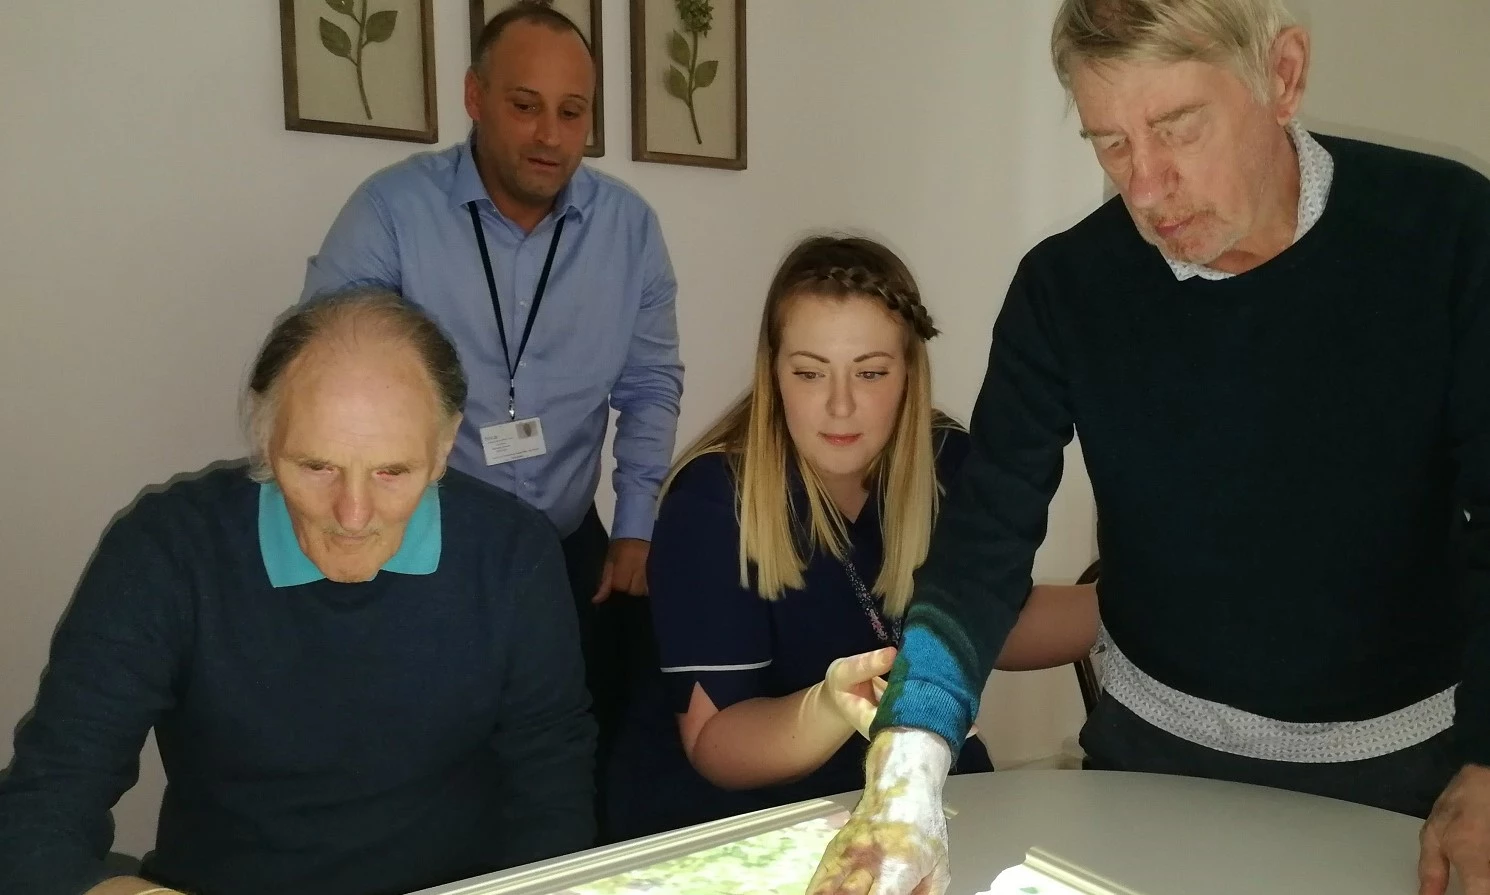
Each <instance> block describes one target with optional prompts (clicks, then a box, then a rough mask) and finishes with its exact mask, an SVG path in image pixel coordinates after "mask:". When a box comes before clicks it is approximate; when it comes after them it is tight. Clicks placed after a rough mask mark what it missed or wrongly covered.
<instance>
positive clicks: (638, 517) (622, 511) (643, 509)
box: [610, 494, 657, 541]
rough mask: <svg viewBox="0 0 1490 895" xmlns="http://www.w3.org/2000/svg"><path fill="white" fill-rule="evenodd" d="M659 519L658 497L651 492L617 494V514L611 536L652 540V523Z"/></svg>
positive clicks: (612, 537)
mask: <svg viewBox="0 0 1490 895" xmlns="http://www.w3.org/2000/svg"><path fill="white" fill-rule="evenodd" d="M656 521H657V497H656V496H655V495H651V494H617V495H616V514H615V518H614V520H613V521H612V522H611V528H610V536H611V539H612V540H614V539H616V538H635V539H636V540H639V541H650V540H652V525H653V524H654V523H655V522H656Z"/></svg>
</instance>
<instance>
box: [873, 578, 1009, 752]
mask: <svg viewBox="0 0 1490 895" xmlns="http://www.w3.org/2000/svg"><path fill="white" fill-rule="evenodd" d="M918 610H919V611H918ZM927 614H928V611H927V610H925V609H923V608H922V607H914V608H913V610H912V612H911V613H910V614H909V617H908V619H907V626H906V629H905V635H904V639H903V640H902V643H901V648H900V655H898V656H897V657H896V658H895V667H894V668H892V669H891V670H890V680H889V687H888V688H887V689H886V690H885V695H884V697H883V698H882V699H881V700H880V706H879V711H878V712H876V713H875V718H874V724H873V725H872V726H871V728H870V735H871V736H872V735H873V734H875V733H877V732H878V731H880V730H882V729H884V728H886V727H913V728H916V729H917V730H926V731H930V732H931V733H934V734H936V735H938V736H940V737H941V738H942V739H944V740H946V741H947V745H949V746H951V747H952V756H953V758H954V759H955V758H956V757H957V753H958V752H959V750H961V749H962V744H963V741H965V740H966V739H967V733H968V730H969V729H971V728H972V726H973V718H974V717H976V715H977V713H978V703H979V702H980V701H981V700H982V690H983V682H982V681H979V680H977V674H976V673H975V672H974V671H972V669H971V668H970V662H969V661H967V660H964V661H959V660H958V659H957V657H956V655H955V654H954V652H953V651H952V650H951V649H949V648H948V647H947V645H946V644H945V643H944V642H943V641H942V638H941V637H938V636H937V634H936V633H935V632H934V631H933V630H932V628H931V627H930V626H928V625H926V624H925V623H924V622H925V621H926V620H927V619H926V616H927Z"/></svg>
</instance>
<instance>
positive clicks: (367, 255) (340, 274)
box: [300, 184, 403, 304]
mask: <svg viewBox="0 0 1490 895" xmlns="http://www.w3.org/2000/svg"><path fill="white" fill-rule="evenodd" d="M353 285H360V286H382V287H384V288H387V289H392V290H393V291H395V292H402V286H403V277H402V274H401V266H400V262H399V257H398V241H397V240H396V239H395V238H394V229H393V217H392V216H391V215H390V214H389V213H388V210H387V208H385V207H384V205H383V203H382V202H381V201H379V200H378V198H377V196H376V195H374V194H373V192H372V190H371V189H369V187H368V185H367V184H363V185H362V186H361V187H359V188H358V189H357V191H356V192H354V193H352V196H351V198H350V199H348V200H347V203H346V205H344V206H342V210H341V212H340V213H339V214H338V215H337V216H336V220H335V221H333V222H332V224H331V229H330V230H329V231H327V233H326V238H325V239H324V240H322V242H321V250H320V251H319V252H318V253H316V254H315V255H312V256H311V258H310V260H309V261H308V262H307V263H306V267H305V286H304V288H303V289H302V290H301V293H300V302H301V303H302V304H303V303H305V302H307V301H310V300H311V299H313V298H315V297H317V296H319V295H325V294H327V293H331V292H337V291H340V290H342V289H346V288H347V287H349V286H353Z"/></svg>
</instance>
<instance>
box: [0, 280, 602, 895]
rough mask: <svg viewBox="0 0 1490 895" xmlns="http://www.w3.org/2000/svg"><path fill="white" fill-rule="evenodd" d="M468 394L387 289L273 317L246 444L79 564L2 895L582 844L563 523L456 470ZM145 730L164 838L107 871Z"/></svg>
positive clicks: (224, 889) (443, 350) (442, 348)
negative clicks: (138, 862)
mask: <svg viewBox="0 0 1490 895" xmlns="http://www.w3.org/2000/svg"><path fill="white" fill-rule="evenodd" d="M465 397H466V378H465V374H464V373H463V372H462V370H461V367H460V364H459V363H458V361H457V359H456V354H455V348H454V347H453V346H452V345H451V344H450V342H449V340H448V339H446V337H445V336H444V335H443V334H442V333H441V332H440V330H439V329H438V328H437V327H436V326H435V325H434V323H433V322H431V320H430V319H429V318H428V317H426V316H425V315H424V314H423V313H422V312H420V311H419V310H417V309H416V308H414V307H413V306H412V305H408V304H405V303H404V302H402V301H401V300H400V299H399V297H398V296H397V295H393V294H391V293H388V292H382V291H376V290H373V291H354V292H351V293H347V294H343V295H338V296H336V297H333V298H329V299H327V300H325V301H323V302H320V303H317V304H314V305H310V306H307V307H304V308H302V309H300V310H297V311H295V312H294V313H292V314H290V315H288V316H287V317H285V318H284V319H283V320H281V321H280V323H279V324H278V325H277V326H276V327H275V328H274V331H273V332H272V333H271V334H270V336H269V338H268V339H267V340H266V341H265V343H264V346H263V350H262V351H261V352H260V354H259V357H258V360H257V362H256V363H255V364H254V368H253V373H252V377H251V381H250V387H249V393H248V398H249V405H250V407H251V416H252V425H251V427H250V429H251V431H252V432H253V434H254V438H253V442H254V446H253V450H254V458H253V461H252V462H251V463H250V464H239V465H234V466H228V467H225V468H222V469H218V470H215V471H212V472H209V473H207V474H205V475H202V476H197V477H193V478H190V479H188V480H185V481H181V482H178V483H176V484H172V485H170V486H169V487H167V488H165V489H164V490H161V491H159V492H158V493H152V494H148V495H146V496H144V497H142V498H141V499H140V500H139V502H138V503H137V504H136V505H135V506H134V507H133V508H131V509H130V510H128V511H127V512H126V513H124V514H123V515H122V517H121V518H120V519H119V520H118V521H117V522H116V523H115V524H114V525H112V526H111V527H110V528H109V530H108V532H107V533H106V534H105V535H104V537H103V541H102V543H101V544H100V545H99V547H98V552H97V554H96V556H95V557H94V560H93V563H92V565H91V566H90V567H89V569H88V571H87V572H86V573H85V574H84V576H83V581H82V584H81V585H80V587H79V588H78V593H77V597H76V599H75V601H74V603H73V605H72V608H71V609H70V610H69V611H68V613H67V616H66V618H64V619H63V621H62V624H61V626H60V627H59V628H58V631H57V635H56V640H55V642H54V643H53V645H52V654H51V662H50V664H49V665H48V668H47V672H46V675H45V676H44V677H43V679H42V682H41V690H40V694H39V695H38V697H37V700H36V709H35V711H34V712H33V713H32V715H31V716H30V717H29V718H28V719H27V720H26V722H25V723H24V724H22V725H21V728H20V731H19V732H18V733H17V734H16V747H15V761H14V764H13V765H12V766H11V769H10V774H9V776H8V777H7V778H6V779H5V780H4V781H3V782H0V892H4V893H6V895H12V893H14V895H22V893H24V895H82V893H84V892H88V893H90V895H143V893H166V892H175V891H181V892H191V893H194V895H267V893H274V895H295V893H300V895H375V893H389V892H409V891H413V890H415V889H420V888H424V887H427V886H431V885H435V884H438V883H444V882H449V881H452V880H456V879H463V878H466V877H470V876H474V875H476V874H479V873H485V872H489V871H492V870H496V869H499V868H503V867H508V866H511V865H514V864H521V863H526V862H529V861H534V860H538V859H540V858H545V857H550V856H553V855H558V854H563V853H566V852H570V851H575V850H577V849H581V848H584V847H586V846H588V845H589V844H590V841H591V839H592V836H593V834H594V819H593V817H592V815H591V813H590V811H589V806H590V800H591V792H592V786H591V783H592V777H591V773H592V762H593V750H594V738H595V731H594V722H593V720H592V719H591V718H590V717H589V715H588V713H587V712H586V708H587V705H588V698H587V696H586V694H585V689H584V665H583V662H582V661H581V658H580V648H579V635H578V631H577V626H576V622H575V619H574V613H573V611H572V610H571V609H570V608H569V603H568V601H567V600H566V599H564V598H563V597H564V595H565V594H566V593H567V588H568V583H567V580H566V578H565V574H564V561H563V554H562V553H561V551H560V548H559V539H558V534H557V532H555V531H554V529H553V526H552V525H551V524H550V523H549V522H548V520H547V519H545V518H544V517H543V515H542V514H541V513H539V512H538V511H537V510H534V509H532V508H530V507H528V506H527V505H526V504H524V503H522V502H521V501H519V500H518V499H517V498H515V497H512V496H510V495H508V494H506V493H504V492H502V491H499V490H497V489H496V488H493V487H491V486H489V485H486V484H484V483H482V482H479V481H477V480H476V479H473V478H471V477H469V476H465V475H462V474H461V473H459V472H456V471H454V470H450V469H447V466H446V460H447V458H448V456H449V454H450V446H451V443H452V441H453V440H454V438H455V431H456V428H457V426H458V425H459V423H460V415H461V406H462V404H463V403H464V401H465ZM152 729H153V730H154V731H155V735H156V742H157V743H158V744H159V746H160V754H161V758H162V760H163V762H164V765H165V772H166V780H167V784H168V785H167V787H166V793H165V799H164V801H163V802H162V804H161V809H160V826H159V831H158V833H157V836H156V843H155V850H154V852H153V853H152V854H150V855H148V856H146V858H145V860H144V863H143V867H142V868H141V870H140V875H139V876H119V875H116V874H117V873H118V871H117V870H113V869H111V868H110V867H106V866H105V863H104V860H103V858H104V855H105V853H106V852H107V851H108V847H109V840H110V826H109V823H108V819H109V809H110V808H111V807H112V806H113V804H114V803H115V801H116V800H117V799H118V798H119V796H120V795H121V794H123V793H124V791H125V790H127V789H128V788H129V787H130V786H132V785H133V784H134V782H135V776H136V773H137V770H138V767H139V755H140V749H141V747H142V746H143V745H144V743H145V738H146V735H147V734H148V733H149V732H150V731H151V730H152Z"/></svg>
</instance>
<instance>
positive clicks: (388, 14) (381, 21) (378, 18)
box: [367, 9, 398, 44]
mask: <svg viewBox="0 0 1490 895" xmlns="http://www.w3.org/2000/svg"><path fill="white" fill-rule="evenodd" d="M397 23H398V10H396V9H385V10H383V11H382V12H375V13H373V14H372V15H370V16H368V17H367V42H368V43H370V44H380V43H382V42H383V41H385V40H387V39H388V38H390V37H392V36H393V26H394V25H395V24H397Z"/></svg>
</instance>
